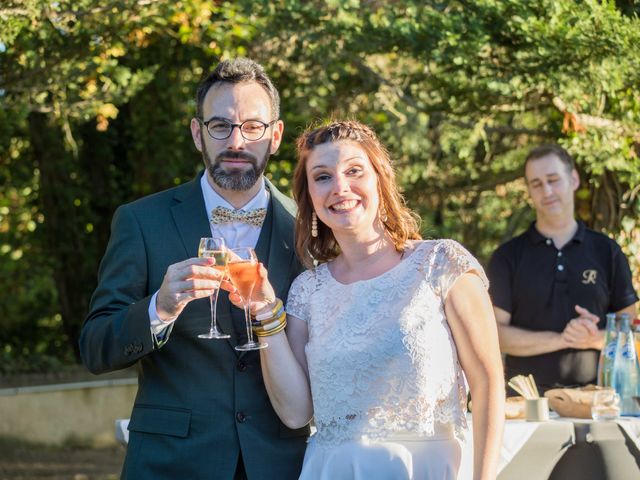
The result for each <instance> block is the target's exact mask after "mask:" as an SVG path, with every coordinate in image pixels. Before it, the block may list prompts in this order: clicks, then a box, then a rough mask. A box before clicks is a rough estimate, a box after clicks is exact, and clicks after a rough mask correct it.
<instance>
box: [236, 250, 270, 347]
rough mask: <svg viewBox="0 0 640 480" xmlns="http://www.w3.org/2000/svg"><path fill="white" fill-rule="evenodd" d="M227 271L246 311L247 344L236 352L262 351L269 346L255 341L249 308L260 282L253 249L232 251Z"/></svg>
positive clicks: (256, 259)
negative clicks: (257, 283)
mask: <svg viewBox="0 0 640 480" xmlns="http://www.w3.org/2000/svg"><path fill="white" fill-rule="evenodd" d="M227 269H228V270H227V271H228V273H229V278H230V279H231V283H233V286H234V287H236V290H237V291H238V294H239V295H240V299H241V300H242V307H243V309H244V320H245V323H246V327H247V343H245V344H244V345H237V346H236V347H235V348H236V350H240V351H247V350H260V349H261V348H265V347H266V346H267V344H266V343H259V342H256V341H254V340H253V331H252V330H251V315H250V314H249V308H250V307H251V294H252V292H253V287H254V286H255V284H256V281H257V280H258V258H257V257H256V252H255V251H254V250H253V248H250V247H242V248H233V249H231V252H230V255H229V260H228V263H227Z"/></svg>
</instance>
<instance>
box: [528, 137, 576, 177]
mask: <svg viewBox="0 0 640 480" xmlns="http://www.w3.org/2000/svg"><path fill="white" fill-rule="evenodd" d="M547 155H555V156H556V157H558V158H559V159H560V161H561V162H562V163H564V165H565V167H567V171H569V172H570V171H572V170H573V169H574V168H575V167H576V163H575V161H574V160H573V157H572V156H571V155H570V154H569V152H567V151H566V150H565V149H564V148H562V147H561V146H560V145H557V144H555V143H550V144H547V145H540V146H539V147H536V148H534V149H533V150H531V151H530V152H529V154H528V155H527V158H526V159H525V161H524V169H525V170H526V168H527V164H528V163H529V162H531V161H533V160H538V159H540V158H542V157H546V156H547Z"/></svg>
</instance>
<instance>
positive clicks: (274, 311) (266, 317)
mask: <svg viewBox="0 0 640 480" xmlns="http://www.w3.org/2000/svg"><path fill="white" fill-rule="evenodd" d="M283 308H284V305H283V304H282V300H280V299H279V298H276V304H275V305H274V306H273V308H272V309H271V310H269V311H268V312H264V313H260V314H258V315H254V316H253V317H254V318H255V320H257V321H258V322H264V321H266V320H270V319H272V318H274V317H278V316H280V315H279V312H280V309H283Z"/></svg>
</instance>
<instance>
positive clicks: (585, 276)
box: [582, 270, 598, 285]
mask: <svg viewBox="0 0 640 480" xmlns="http://www.w3.org/2000/svg"><path fill="white" fill-rule="evenodd" d="M596 278H598V271H597V270H585V271H584V272H582V283H584V284H585V285H590V284H591V285H595V284H596Z"/></svg>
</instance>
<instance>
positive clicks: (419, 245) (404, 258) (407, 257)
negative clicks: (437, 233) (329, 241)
mask: <svg viewBox="0 0 640 480" xmlns="http://www.w3.org/2000/svg"><path fill="white" fill-rule="evenodd" d="M426 243H427V241H426V240H418V241H416V243H415V244H414V245H415V246H414V248H412V249H411V252H410V253H409V255H405V254H404V253H403V254H402V257H401V259H400V261H399V262H398V263H397V264H395V265H394V266H393V267H391V268H390V269H389V270H386V271H384V272H382V273H380V274H379V275H376V276H375V277H371V278H367V279H365V280H355V281H353V282H351V283H343V282H341V281H339V280H338V279H337V278H336V277H334V276H333V273H331V270H329V263H330V262H327V263H323V264H322V266H324V269H325V270H326V272H327V275H328V276H329V278H330V279H331V280H333V281H334V282H335V283H337V284H338V285H341V286H343V287H350V286H352V285H357V284H359V283H366V282H371V281H372V280H378V279H380V278H382V277H384V276H385V275H387V274H389V273H391V272H393V271H394V270H396V269H397V268H400V266H401V265H404V264H406V263H407V262H408V261H409V260H411V259H412V258H413V256H414V255H415V253H416V252H417V251H418V250H419V249H421V248H422V246H423V245H426ZM405 253H406V250H405Z"/></svg>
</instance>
